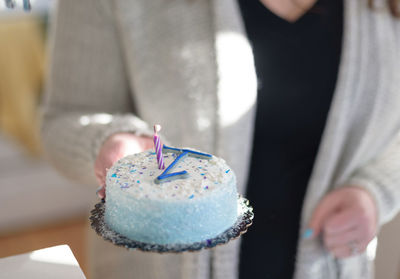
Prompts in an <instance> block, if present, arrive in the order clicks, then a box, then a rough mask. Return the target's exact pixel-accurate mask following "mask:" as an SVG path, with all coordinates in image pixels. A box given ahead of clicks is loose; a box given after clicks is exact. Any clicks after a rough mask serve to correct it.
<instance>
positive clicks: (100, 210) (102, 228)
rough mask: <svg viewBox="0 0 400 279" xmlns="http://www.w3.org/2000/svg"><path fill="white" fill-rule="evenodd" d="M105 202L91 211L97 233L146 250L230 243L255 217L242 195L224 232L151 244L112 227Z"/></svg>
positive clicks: (169, 250)
mask: <svg viewBox="0 0 400 279" xmlns="http://www.w3.org/2000/svg"><path fill="white" fill-rule="evenodd" d="M104 208H105V202H104V201H101V202H99V203H97V204H96V205H95V208H94V209H93V210H92V211H91V216H90V222H91V226H92V228H93V229H94V230H95V231H96V233H97V234H98V235H99V236H101V237H103V239H104V240H107V241H110V242H112V243H113V244H114V245H117V246H121V247H125V248H127V249H139V250H142V251H145V252H158V253H181V252H185V251H191V252H193V251H199V250H201V249H206V248H212V247H215V246H217V245H221V244H225V243H228V242H229V241H231V240H233V239H236V238H238V237H240V236H241V235H242V234H244V233H246V232H247V228H248V227H250V226H251V224H252V222H253V218H254V213H253V208H252V207H251V206H250V204H249V201H248V200H247V199H245V198H243V197H241V196H239V197H238V208H239V210H238V211H239V214H238V219H237V221H236V223H235V224H234V225H233V226H232V227H231V228H229V229H227V230H226V231H225V232H223V233H222V234H220V235H218V236H216V237H214V238H211V239H207V240H204V241H201V242H195V243H189V244H167V245H160V244H151V243H144V242H139V241H135V240H132V239H129V238H127V237H126V236H123V235H122V234H119V233H117V232H115V231H113V230H112V229H110V228H109V227H108V226H107V224H106V222H105V220H104Z"/></svg>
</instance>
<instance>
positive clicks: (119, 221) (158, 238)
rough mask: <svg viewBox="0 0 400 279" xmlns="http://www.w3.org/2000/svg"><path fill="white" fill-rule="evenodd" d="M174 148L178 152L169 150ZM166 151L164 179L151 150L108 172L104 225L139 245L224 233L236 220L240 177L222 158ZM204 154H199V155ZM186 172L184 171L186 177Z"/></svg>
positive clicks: (196, 240) (182, 242)
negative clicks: (166, 169)
mask: <svg viewBox="0 0 400 279" xmlns="http://www.w3.org/2000/svg"><path fill="white" fill-rule="evenodd" d="M171 149H174V148H171ZM174 150H175V151H173V152H172V151H171V150H167V151H166V150H165V149H164V152H163V154H164V162H165V167H166V168H168V166H170V165H171V163H173V162H174V161H175V163H174V164H173V167H171V168H170V170H169V171H167V173H176V172H181V173H185V174H184V175H176V176H171V177H167V178H163V179H160V175H161V174H162V173H163V172H164V171H165V169H164V170H160V169H158V164H157V157H156V154H155V153H154V152H153V151H145V152H142V153H138V154H135V155H130V156H127V157H125V158H123V159H121V160H119V161H118V162H117V163H116V164H114V166H113V167H112V168H111V169H110V170H109V171H108V172H107V179H106V183H107V187H106V203H105V221H106V223H107V225H108V226H109V227H110V228H111V229H113V230H114V231H116V232H118V233H120V234H122V235H124V236H126V237H128V238H130V239H133V240H136V241H140V242H146V243H153V244H187V243H194V242H200V241H204V240H207V239H210V238H214V237H215V236H217V235H219V234H221V233H223V232H224V231H225V230H226V229H228V228H230V227H231V226H232V225H233V224H234V223H235V221H236V219H237V189H236V178H235V175H234V173H233V171H232V170H231V169H230V167H229V166H228V165H227V164H226V162H225V161H224V160H223V159H221V158H218V157H215V156H211V155H208V154H207V155H208V156H209V158H207V157H204V156H197V155H196V154H195V153H197V152H196V151H193V150H191V151H192V152H193V153H190V152H189V153H185V154H183V155H186V156H181V157H182V158H179V159H178V160H176V158H177V157H178V156H179V155H182V152H183V151H184V150H188V149H174ZM197 154H200V155H201V153H197ZM185 171H186V172H185Z"/></svg>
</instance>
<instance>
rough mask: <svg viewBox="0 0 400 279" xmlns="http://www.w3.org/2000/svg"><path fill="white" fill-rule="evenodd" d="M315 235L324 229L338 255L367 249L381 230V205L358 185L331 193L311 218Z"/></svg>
mask: <svg viewBox="0 0 400 279" xmlns="http://www.w3.org/2000/svg"><path fill="white" fill-rule="evenodd" d="M310 229H311V230H312V231H309V232H312V237H316V236H318V235H319V234H320V233H322V237H323V242H324V245H325V247H326V248H327V249H328V250H329V251H330V252H331V253H332V254H333V255H334V256H335V257H337V258H346V257H349V256H354V255H356V254H358V253H361V252H363V251H365V249H366V248H367V245H368V243H369V242H370V241H371V240H372V239H373V238H374V237H375V234H376V232H377V208H376V204H375V201H374V199H373V198H372V196H371V195H370V193H369V192H367V191H366V190H364V189H363V188H360V187H357V186H348V187H342V188H340V189H337V190H334V191H332V192H331V193H329V194H327V195H326V196H325V197H324V198H323V199H322V201H321V202H320V203H319V205H318V206H317V208H316V209H315V211H314V213H313V216H312V218H311V221H310Z"/></svg>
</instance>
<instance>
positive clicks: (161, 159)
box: [153, 125, 165, 170]
mask: <svg viewBox="0 0 400 279" xmlns="http://www.w3.org/2000/svg"><path fill="white" fill-rule="evenodd" d="M160 130H161V126H160V125H154V136H153V141H154V149H155V151H156V153H157V162H158V168H159V169H160V170H163V169H165V166H164V157H163V154H162V144H161V139H160V136H159V135H158V134H157V132H159V131H160Z"/></svg>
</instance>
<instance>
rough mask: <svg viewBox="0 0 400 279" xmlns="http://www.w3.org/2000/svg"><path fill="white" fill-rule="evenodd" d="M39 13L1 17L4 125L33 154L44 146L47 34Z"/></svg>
mask: <svg viewBox="0 0 400 279" xmlns="http://www.w3.org/2000/svg"><path fill="white" fill-rule="evenodd" d="M42 29H43V28H42V25H41V20H40V19H39V18H35V17H27V18H25V17H22V18H21V17H18V18H17V17H5V18H0V129H1V131H0V132H2V133H5V134H8V135H9V136H11V138H13V139H15V140H16V141H18V142H19V143H21V144H22V145H23V146H25V147H26V148H27V150H28V151H29V152H30V153H31V154H38V153H39V150H40V144H39V137H38V135H39V132H38V127H39V123H38V119H39V118H38V104H39V95H40V91H41V89H42V84H43V73H44V65H45V63H44V57H45V55H44V36H43V31H42Z"/></svg>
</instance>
